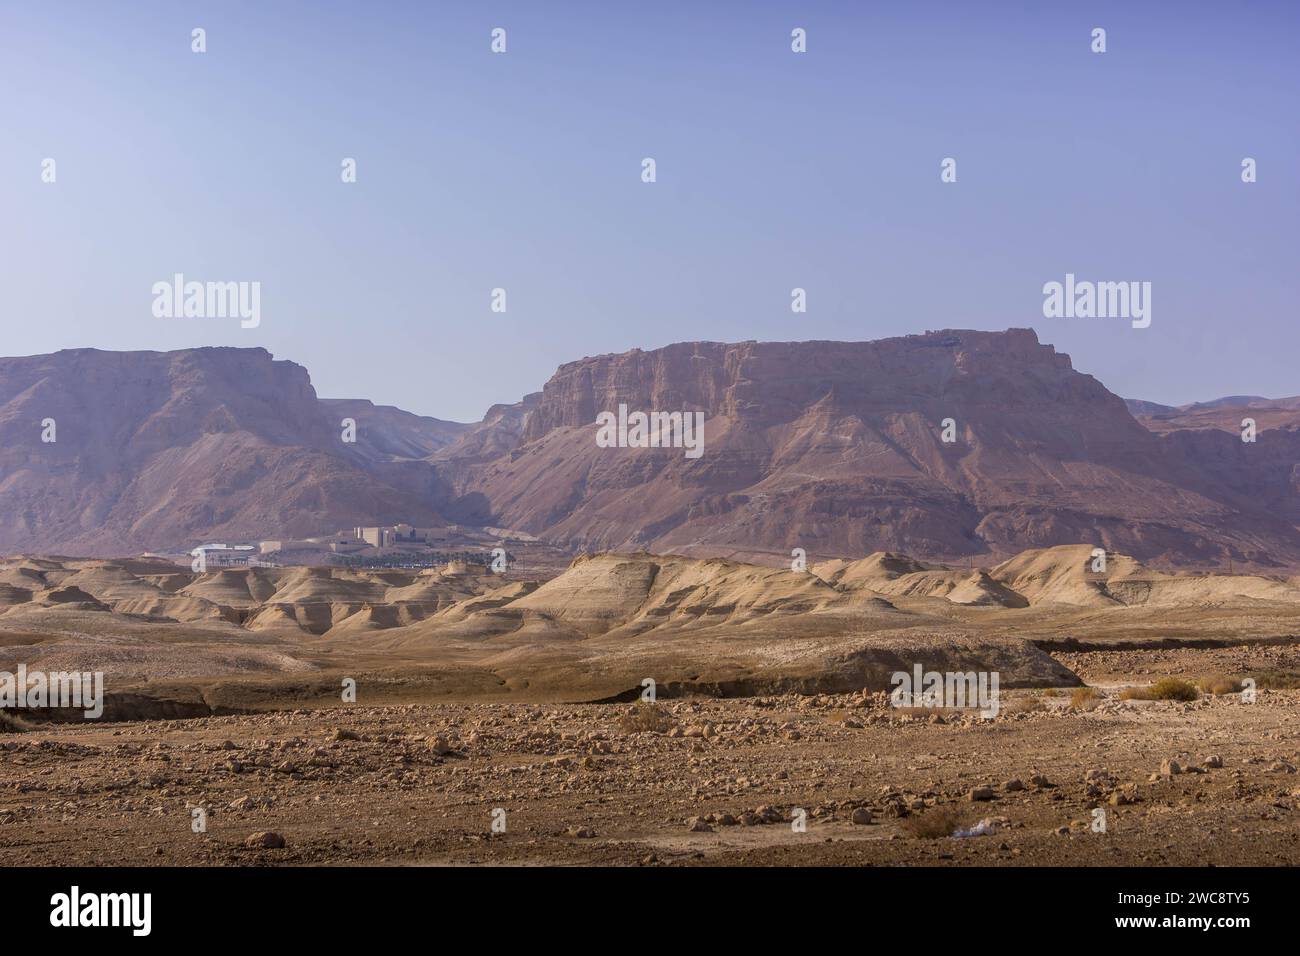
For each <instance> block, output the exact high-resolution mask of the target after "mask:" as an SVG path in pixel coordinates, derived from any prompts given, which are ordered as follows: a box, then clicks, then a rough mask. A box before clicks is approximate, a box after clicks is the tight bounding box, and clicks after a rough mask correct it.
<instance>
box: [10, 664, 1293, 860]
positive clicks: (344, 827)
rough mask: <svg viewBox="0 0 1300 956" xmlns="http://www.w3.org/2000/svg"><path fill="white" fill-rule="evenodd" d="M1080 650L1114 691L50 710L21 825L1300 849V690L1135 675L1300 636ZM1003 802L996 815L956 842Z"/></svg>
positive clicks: (161, 845) (675, 843) (206, 845)
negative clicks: (986, 698)
mask: <svg viewBox="0 0 1300 956" xmlns="http://www.w3.org/2000/svg"><path fill="white" fill-rule="evenodd" d="M1056 656H1057V657H1058V658H1059V659H1060V661H1061V663H1063V664H1065V666H1067V667H1069V668H1071V669H1072V670H1074V671H1075V672H1076V673H1078V674H1079V675H1080V676H1082V677H1083V678H1084V679H1085V680H1086V681H1087V682H1088V683H1090V684H1092V685H1094V686H1096V687H1098V688H1101V689H1102V691H1103V694H1104V695H1105V696H1104V697H1103V699H1102V701H1101V703H1100V705H1099V706H1096V707H1095V708H1094V709H1091V710H1077V709H1072V708H1071V705H1070V694H1071V692H1070V691H1069V690H1059V691H1045V692H1044V691H1014V692H1004V694H1003V706H1002V712H1001V714H1000V715H999V716H998V717H997V718H996V719H993V720H983V719H980V718H979V717H978V716H977V715H975V714H973V713H970V712H966V713H955V712H943V713H934V712H925V711H909V712H902V711H899V710H896V709H893V708H890V707H889V706H888V704H887V702H886V701H885V699H884V696H883V695H881V694H874V695H823V696H803V697H800V696H793V695H792V696H783V697H756V698H741V699H708V698H687V699H675V700H661V701H660V702H659V703H658V704H657V705H654V706H653V707H652V708H647V707H646V706H645V705H638V704H626V703H622V704H583V705H550V704H531V703H445V704H410V705H394V706H385V707H366V706H359V705H353V706H350V707H342V706H340V707H332V708H326V709H313V710H294V711H281V712H274V713H264V714H255V715H241V716H229V717H226V716H222V717H206V718H196V719H187V720H152V721H135V722H128V723H116V724H100V723H96V724H82V725H57V726H56V725H47V726H44V727H38V728H37V729H34V730H32V731H31V732H27V733H15V734H4V735H0V840H3V842H4V844H5V847H6V860H7V862H8V863H10V864H24V865H49V864H128V865H129V864H164V865H165V864H183V865H193V864H197V865H228V864H243V865H248V864H251V865H302V864H313V865H322V864H391V865H396V866H406V865H417V866H437V865H448V864H510V865H537V864H560V865H567V864H602V865H605V864H608V865H653V866H674V865H676V866H689V865H701V864H711V865H726V864H748V865H771V864H775V865H794V864H832V865H900V864H902V865H906V864H930V865H934V864H941V865H944V864H951V865H961V864H981V865H1009V866H1014V865H1044V864H1046V865H1093V864H1106V865H1126V864H1155V865H1162V864H1180V865H1206V864H1216V865H1233V864H1256V865H1282V864H1286V865H1295V864H1300V825H1297V824H1298V823H1300V777H1297V775H1296V766H1297V765H1298V764H1300V691H1293V690H1272V691H1270V690H1261V691H1260V692H1259V693H1258V696H1257V698H1256V700H1255V702H1254V703H1245V702H1243V701H1242V699H1241V697H1240V695H1232V694H1227V695H1223V696H1219V697H1203V698H1202V699H1200V700H1198V701H1196V702H1194V703H1177V702H1168V701H1126V700H1120V699H1118V697H1117V696H1116V694H1115V691H1116V689H1118V688H1119V687H1121V686H1123V685H1125V684H1145V683H1147V682H1149V681H1151V680H1153V679H1154V678H1155V677H1156V676H1187V677H1196V676H1199V675H1203V674H1208V673H1220V672H1228V671H1232V670H1241V669H1242V668H1250V667H1252V666H1254V667H1259V668H1268V669H1277V668H1279V667H1280V668H1287V667H1292V668H1294V667H1295V666H1296V665H1297V664H1300V650H1297V649H1296V648H1295V647H1279V646H1277V645H1273V646H1262V645H1260V646H1253V647H1252V646H1245V647H1234V648H1223V649H1214V650H1193V649H1177V650H1171V649H1166V650H1156V651H1131V650H1126V651H1115V652H1112V653H1102V652H1091V653H1076V654H1065V653H1062V654H1058V655H1056ZM638 708H640V709H638ZM647 725H653V726H651V727H650V729H639V728H641V727H644V726H647ZM1164 761H1174V762H1176V763H1177V764H1179V765H1180V766H1181V768H1183V772H1181V773H1172V774H1165V775H1162V774H1161V769H1162V763H1163V762H1164ZM1168 769H1170V768H1168V767H1166V770H1168ZM981 788H988V789H987V790H981ZM195 808H202V809H203V810H205V811H206V815H207V816H206V832H195V823H194V821H195V816H194V809H195ZM1095 808H1101V809H1102V810H1104V813H1105V832H1097V830H1096V829H1095V827H1096V825H1097V821H1098V819H1099V818H1098V816H1097V815H1096V814H1095V813H1094V809H1095ZM800 809H802V810H803V811H805V812H806V828H805V830H804V832H797V830H796V828H795V827H794V826H793V825H792V822H791V821H792V820H793V819H794V818H795V817H796V816H798V811H799V810H800ZM497 810H503V811H504V815H502V814H500V813H495V814H494V811H497ZM863 810H865V811H866V813H862V812H857V813H856V814H855V811H863ZM868 818H869V819H870V822H864V821H865V820H867V819H868ZM855 819H856V820H857V821H859V822H854V820H855ZM494 820H496V821H497V822H498V828H499V823H500V821H502V820H504V831H505V832H503V833H494V832H493V823H494ZM981 820H988V821H990V824H991V826H992V828H993V830H994V832H992V833H991V834H989V835H982V836H974V837H970V838H954V837H951V836H939V837H938V838H935V837H934V836H933V835H932V834H934V833H949V832H951V830H952V828H954V827H957V826H971V825H975V824H977V823H979V822H980V821H981ZM268 832H269V833H273V834H276V835H278V836H279V837H281V838H283V841H284V846H282V847H277V848H266V847H264V846H262V845H261V843H263V842H272V843H273V842H277V841H275V840H274V838H266V837H264V836H262V835H263V834H266V833H268ZM927 834H931V835H927Z"/></svg>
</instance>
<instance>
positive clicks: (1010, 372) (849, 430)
mask: <svg viewBox="0 0 1300 956" xmlns="http://www.w3.org/2000/svg"><path fill="white" fill-rule="evenodd" d="M620 404H625V405H626V406H627V407H628V409H629V410H641V411H646V412H651V411H656V412H672V411H688V410H691V411H693V410H701V411H704V412H705V414H706V426H705V442H704V452H703V454H702V456H701V457H700V458H698V459H690V458H687V457H686V456H685V455H684V454H683V452H682V450H681V449H669V448H601V447H598V446H597V443H596V441H595V433H596V427H595V424H594V423H595V421H596V418H597V415H598V414H600V413H601V412H616V411H617V409H618V406H619V405H620ZM945 419H952V420H953V424H954V430H955V437H956V440H955V441H954V442H952V443H946V442H944V441H942V431H943V422H944V420H945ZM498 437H499V439H500V445H501V447H505V448H508V449H509V451H508V454H502V455H501V456H500V457H498V458H496V459H495V460H489V461H483V460H479V461H476V462H475V463H473V464H466V463H465V462H464V461H462V460H459V459H458V457H457V447H456V446H455V445H452V446H449V447H448V448H446V449H444V450H443V452H442V453H441V454H442V457H443V459H444V460H445V461H447V462H449V463H450V466H451V468H450V470H451V473H452V474H453V475H454V482H455V484H456V486H457V488H458V489H459V490H460V491H461V492H462V493H463V494H466V495H473V496H474V497H475V499H476V502H477V505H478V507H479V508H480V509H483V508H486V510H487V511H488V512H490V513H491V515H492V518H493V521H494V523H497V524H500V525H503V526H507V527H514V528H519V529H522V530H526V531H529V532H531V533H534V534H538V535H541V536H544V537H547V538H549V539H551V540H552V541H555V542H556V543H560V544H563V545H567V546H570V547H575V548H589V549H593V550H594V549H610V548H628V547H646V548H648V549H650V550H652V551H668V550H673V551H679V552H685V553H690V554H698V555H703V554H730V555H736V556H742V557H759V556H767V557H780V556H788V554H789V551H790V550H791V549H792V548H795V547H801V548H804V549H806V550H807V551H808V552H809V553H810V554H823V555H832V554H843V555H854V554H865V553H869V552H872V551H879V550H899V551H908V552H911V553H920V554H924V555H927V556H931V557H937V558H960V557H962V556H965V555H971V554H989V553H993V554H997V555H1008V554H1012V553H1015V552H1016V551H1018V550H1021V549H1023V548H1029V547H1043V546H1048V545H1055V544H1064V543H1073V542H1079V541H1095V542H1096V543H1097V544H1098V545H1103V546H1105V547H1107V548H1111V549H1115V550H1121V551H1125V552H1128V553H1132V554H1135V555H1137V556H1139V557H1141V558H1144V559H1150V560H1164V561H1171V562H1185V563H1207V562H1211V563H1212V562H1215V561H1217V560H1219V559H1221V558H1223V557H1226V556H1227V555H1229V554H1232V555H1233V556H1234V557H1236V559H1237V560H1243V559H1249V560H1257V561H1260V562H1261V563H1269V562H1271V561H1282V562H1291V561H1293V560H1295V559H1296V558H1297V557H1300V537H1298V536H1297V535H1296V533H1295V531H1294V529H1293V528H1291V527H1290V526H1289V525H1288V524H1287V523H1286V522H1279V521H1278V520H1277V519H1276V517H1275V516H1273V515H1270V514H1268V513H1267V512H1266V511H1265V510H1264V509H1260V508H1256V507H1253V506H1252V505H1251V504H1250V502H1248V501H1245V500H1243V499H1242V497H1241V496H1240V495H1235V494H1232V493H1230V492H1229V491H1228V490H1227V489H1225V488H1224V487H1223V486H1222V483H1221V482H1220V481H1218V480H1217V479H1215V478H1214V477H1213V476H1204V475H1201V474H1199V473H1198V472H1197V471H1196V469H1195V468H1194V467H1193V466H1192V465H1191V464H1190V463H1189V462H1188V461H1186V460H1185V459H1184V458H1183V457H1182V456H1179V455H1173V454H1170V450H1169V448H1168V447H1166V445H1164V444H1162V443H1161V441H1160V440H1159V439H1158V438H1157V437H1156V436H1154V435H1153V434H1151V432H1149V431H1148V430H1147V429H1146V428H1144V427H1143V426H1142V425H1140V424H1139V423H1138V422H1137V421H1136V420H1134V418H1133V417H1132V415H1130V413H1129V411H1128V409H1127V408H1126V406H1125V403H1124V401H1123V400H1122V399H1120V398H1119V397H1117V396H1115V395H1113V394H1112V393H1111V392H1109V391H1108V390H1107V389H1106V388H1105V387H1104V386H1102V385H1101V383H1099V382H1098V381H1096V380H1095V379H1093V378H1092V377H1091V376H1088V375H1084V374H1081V373H1079V372H1076V371H1074V370H1073V369H1072V367H1071V365H1070V361H1069V357H1068V356H1065V355H1061V354H1058V353H1056V352H1055V351H1054V350H1053V349H1052V348H1051V347H1050V346H1046V345H1041V344H1040V343H1039V342H1038V340H1037V337H1036V336H1035V335H1034V333H1033V332H1032V331H1030V330H1011V331H1008V332H1003V333H992V332H967V331H941V332H932V333H927V334H925V335H916V336H907V337H904V338H897V339H887V340H882V341H877V342H859V343H841V342H800V343H753V342H747V343H738V344H722V343H713V342H701V343H682V344H677V345H672V346H668V347H666V348H663V349H657V350H654V351H640V350H634V351H632V352H628V353H625V354H622V355H604V356H597V357H593V358H587V359H583V360H581V361H578V362H571V363H568V364H566V365H564V366H561V368H560V369H559V370H558V371H557V372H556V374H555V375H554V376H553V377H552V379H551V380H550V381H549V382H547V384H546V386H545V387H544V388H543V390H542V394H541V398H540V400H539V401H538V402H537V404H536V406H535V407H534V408H533V409H531V411H530V412H529V413H528V414H527V416H526V420H525V422H524V425H523V427H522V429H520V430H518V432H517V437H516V436H515V435H513V434H504V435H499V436H498ZM479 441H480V444H482V443H483V438H482V436H481V435H480V437H479Z"/></svg>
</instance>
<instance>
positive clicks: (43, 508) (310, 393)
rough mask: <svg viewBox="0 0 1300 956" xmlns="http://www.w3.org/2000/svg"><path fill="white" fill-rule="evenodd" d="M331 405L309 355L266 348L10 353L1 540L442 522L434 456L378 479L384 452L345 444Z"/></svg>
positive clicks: (187, 542)
mask: <svg viewBox="0 0 1300 956" xmlns="http://www.w3.org/2000/svg"><path fill="white" fill-rule="evenodd" d="M46 419H53V420H54V429H55V431H54V438H55V441H53V442H45V441H42V432H43V431H45V432H46V434H47V435H48V431H47V430H44V429H43V427H42V422H43V421H44V420H46ZM332 419H333V413H332V411H331V412H329V413H327V412H326V410H325V409H323V408H322V406H321V405H320V403H319V401H318V399H317V398H316V393H315V391H314V390H313V388H312V386H311V381H310V379H309V377H308V375H307V371H306V369H304V368H302V367H301V366H298V365H295V364H293V363H292V362H284V361H275V360H274V359H272V357H271V355H270V354H269V353H268V352H266V351H265V350H263V349H234V348H205V349H193V350H187V351H180V352H165V353H164V352H101V351H98V350H94V349H80V350H74V351H64V352H58V353H55V354H53V355H39V356H30V357H25V358H7V359H0V476H2V477H0V549H3V550H6V551H16V550H41V551H63V552H67V553H75V554H89V555H97V554H124V553H131V552H134V551H139V550H142V549H150V548H179V547H187V546H191V545H193V544H195V543H198V542H199V540H201V539H212V538H216V539H223V538H230V539H235V540H248V539H255V538H258V537H267V536H271V535H280V534H287V535H300V534H315V533H319V532H321V531H328V530H332V529H333V528H336V527H344V526H348V525H352V524H360V523H372V522H374V521H376V520H392V521H397V520H404V521H422V522H424V523H434V522H435V521H440V520H441V519H440V517H439V516H438V514H437V512H436V511H435V510H434V509H433V508H432V507H431V505H430V500H429V497H428V496H427V495H424V494H421V493H419V492H420V491H421V490H422V489H421V488H420V487H419V486H420V485H421V484H422V483H423V484H430V483H431V482H432V472H431V469H430V468H429V466H428V465H427V464H421V466H420V467H421V468H423V470H424V472H425V475H424V476H423V477H422V478H419V477H416V478H411V479H403V480H404V482H405V487H395V486H394V485H392V484H389V483H387V482H385V481H384V480H383V479H382V478H378V479H377V478H376V475H375V472H376V471H377V470H381V469H383V468H385V467H390V466H389V465H388V463H387V462H386V461H385V459H384V456H382V455H381V454H379V453H378V452H374V451H369V452H368V451H366V450H364V449H359V448H358V446H345V445H343V443H342V442H341V441H340V430H339V428H338V427H337V421H336V420H332ZM362 433H363V434H364V433H365V425H364V424H362Z"/></svg>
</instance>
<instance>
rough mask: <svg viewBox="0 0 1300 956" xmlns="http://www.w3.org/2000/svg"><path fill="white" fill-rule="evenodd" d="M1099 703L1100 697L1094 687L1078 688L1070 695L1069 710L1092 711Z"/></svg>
mask: <svg viewBox="0 0 1300 956" xmlns="http://www.w3.org/2000/svg"><path fill="white" fill-rule="evenodd" d="M1100 703H1101V695H1100V694H1098V693H1097V688H1095V687H1080V688H1078V689H1076V690H1075V692H1074V693H1073V694H1071V695H1070V709H1071V710H1092V709H1093V708H1095V707H1096V706H1097V705H1098V704H1100Z"/></svg>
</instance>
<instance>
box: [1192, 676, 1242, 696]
mask: <svg viewBox="0 0 1300 956" xmlns="http://www.w3.org/2000/svg"><path fill="white" fill-rule="evenodd" d="M1197 684H1198V685H1199V686H1200V688H1201V691H1202V692H1203V693H1206V694H1214V695H1216V696H1217V695H1219V694H1237V693H1240V692H1241V681H1239V680H1237V679H1236V678H1234V677H1229V676H1228V675H1227V674H1208V675H1206V676H1205V677H1202V678H1201V679H1200V680H1199V681H1197Z"/></svg>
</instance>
